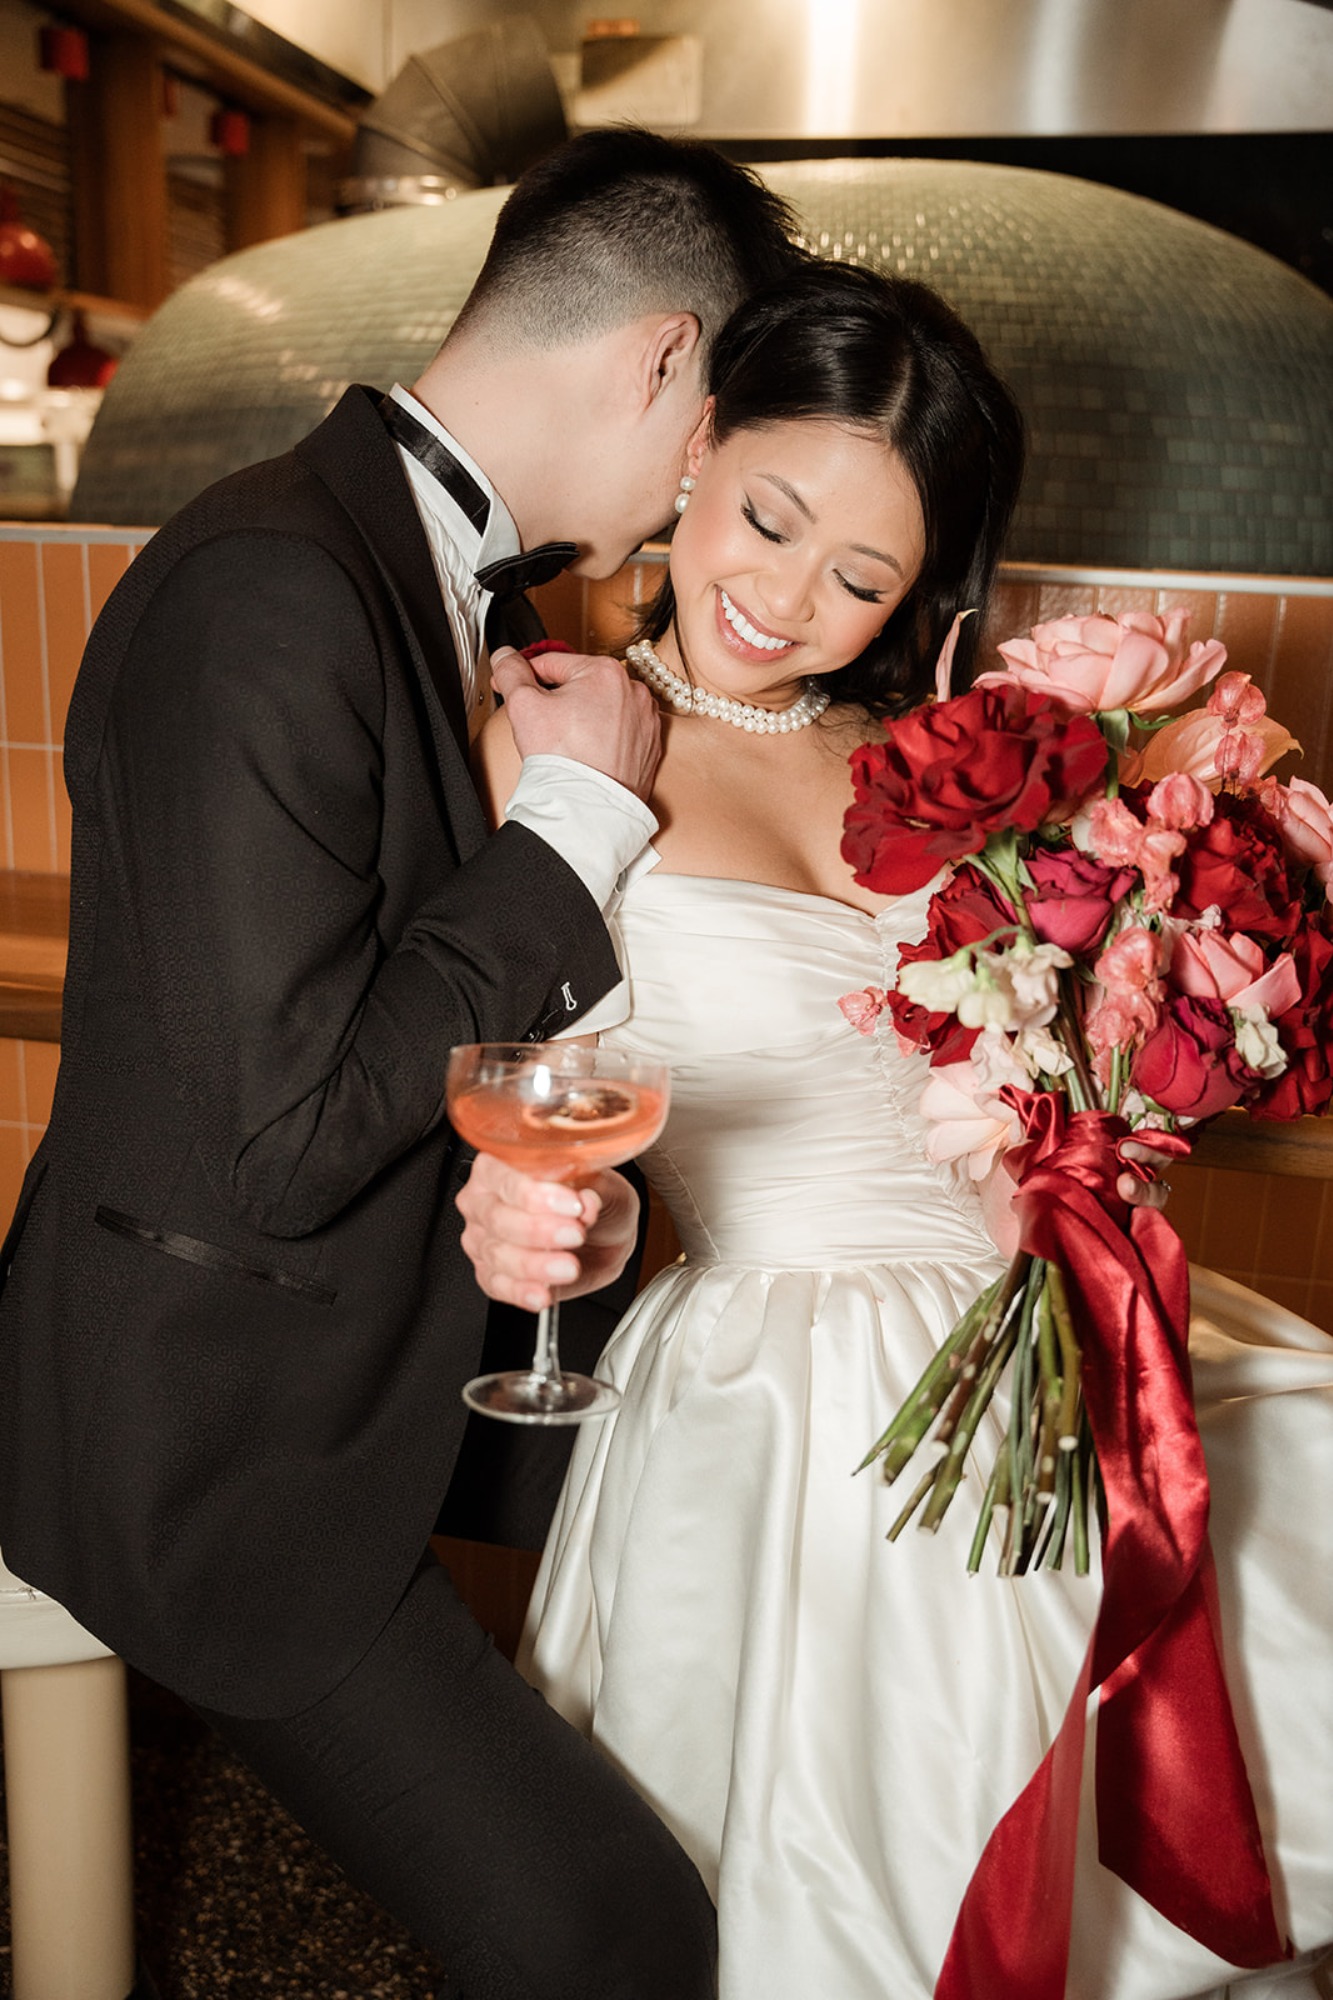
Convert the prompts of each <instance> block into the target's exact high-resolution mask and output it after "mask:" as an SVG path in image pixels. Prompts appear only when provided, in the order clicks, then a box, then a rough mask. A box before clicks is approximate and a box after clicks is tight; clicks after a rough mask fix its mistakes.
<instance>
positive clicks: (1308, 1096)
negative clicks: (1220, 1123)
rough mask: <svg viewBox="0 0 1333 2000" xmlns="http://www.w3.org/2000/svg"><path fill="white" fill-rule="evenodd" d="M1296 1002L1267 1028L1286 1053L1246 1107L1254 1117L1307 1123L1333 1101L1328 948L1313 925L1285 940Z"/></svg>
mask: <svg viewBox="0 0 1333 2000" xmlns="http://www.w3.org/2000/svg"><path fill="white" fill-rule="evenodd" d="M1291 955H1292V957H1293V958H1294V959H1295V961H1296V971H1297V973H1298V975H1299V977H1300V982H1301V997H1300V999H1299V1000H1298V1001H1297V1002H1296V1003H1295V1005H1294V1006H1292V1007H1288V1009H1287V1010H1286V1012H1285V1013H1284V1014H1275V1015H1274V1017H1273V1026H1274V1027H1275V1028H1276V1029H1277V1034H1278V1040H1279V1041H1280V1042H1281V1044H1282V1047H1283V1049H1284V1050H1285V1051H1286V1056H1287V1067H1286V1068H1285V1069H1284V1070H1283V1072H1282V1074H1281V1076H1275V1077H1273V1078H1272V1079H1271V1081H1268V1082H1266V1083H1264V1084H1263V1085H1262V1087H1261V1088H1260V1089H1259V1091H1258V1092H1257V1093H1256V1095H1255V1097H1254V1098H1253V1100H1252V1101H1251V1103H1250V1107H1249V1108H1250V1110H1251V1111H1252V1112H1253V1114H1254V1116H1255V1117H1256V1118H1308V1117H1311V1116H1316V1115H1318V1113H1320V1112H1322V1111H1324V1110H1326V1109H1327V1107H1328V1103H1329V1100H1330V1098H1333V1071H1330V1069H1329V1050H1330V1046H1331V1045H1333V944H1330V943H1329V940H1328V939H1327V938H1326V937H1325V935H1324V933H1323V931H1322V930H1321V929H1320V928H1319V925H1318V923H1317V922H1315V921H1307V922H1305V923H1303V924H1302V925H1301V928H1300V929H1299V930H1298V931H1297V933H1296V935H1295V937H1294V938H1293V939H1292V941H1291Z"/></svg>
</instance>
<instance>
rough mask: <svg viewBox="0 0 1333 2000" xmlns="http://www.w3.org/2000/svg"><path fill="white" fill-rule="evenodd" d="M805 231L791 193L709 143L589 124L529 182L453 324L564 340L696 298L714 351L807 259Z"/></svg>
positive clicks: (539, 341) (533, 342) (500, 226)
mask: <svg viewBox="0 0 1333 2000" xmlns="http://www.w3.org/2000/svg"><path fill="white" fill-rule="evenodd" d="M796 231H797V224H796V222H795V220H794V218H793V216H792V213H791V211H790V209H789V208H788V207H787V204H786V203H785V202H784V201H782V200H781V198H780V197H779V196H777V195H775V194H774V193H773V192H772V190H771V189H769V188H766V187H765V186H764V184H763V182H762V181H761V180H759V178H758V177H757V176H756V175H755V174H752V173H751V172H750V171H749V170H748V169H747V168H745V167H741V166H738V165H736V164H735V162H733V161H731V160H727V159H724V158H723V156H722V154H721V153H718V152H715V151H714V150H713V148H712V147H711V146H703V145H698V144H695V143H693V142H691V141H687V140H679V139H664V138H661V137H659V136H658V135H657V134H656V133H653V132H645V131H641V130H639V129H638V128H636V127H631V126H616V127H611V128H608V129H606V130H603V131H596V132H585V133H583V134H582V135H581V136H580V137H579V138H577V139H572V140H570V141H569V143H568V144H567V145H564V146H560V147H557V148H556V150H555V151H554V152H552V153H548V154H547V156H546V157H545V159H543V160H540V161H538V163H537V164H536V165H535V166H533V167H530V168H529V169H528V171H527V172H526V173H525V174H524V175H523V177H522V179H521V180H520V181H519V182H518V183H517V185H516V186H515V188H514V190H513V192H512V194H511V195H510V196H509V199H508V200H507V201H506V203H505V205H504V207H503V208H502V209H501V211H500V214H499V217H498V219H497V221H496V225H495V234H494V236H493V238H492V240H491V246H490V250H489V252H488V253H487V257H486V262H485V263H484V264H483V266H482V269H481V273H480V275H479V277H478V279H477V282H476V284H475V286H474V287H473V289H472V292H471V295H470V297H469V298H468V300H467V302H466V304H465V305H464V307H463V309H462V311H461V312H460V314H459V316H458V319H457V321H456V322H455V325H456V327H457V328H458V329H460V330H461V329H463V328H466V329H467V330H468V331H469V332H470V333H476V332H479V331H480V330H481V329H482V328H483V326H484V327H485V328H486V329H487V330H489V331H493V332H495V333H497V334H500V335H502V336H504V337H507V338H510V339H514V340H517V341H520V342H521V343H523V344H525V345H530V346H540V347H554V346H560V345H563V344H565V343H567V342H573V341H578V340H583V339H588V338H591V337H593V336H594V335H596V334H598V333H601V332H605V331H606V330H607V329H608V328H610V327H613V326H623V325H626V324H627V323H628V322H629V321H630V320H633V319H638V318H640V317H641V316H642V315H643V314H645V313H651V312H664V313H665V312H691V313H693V314H694V316H695V317H696V318H697V320H698V321H699V325H700V328H701V333H702V341H701V346H702V351H703V352H704V353H705V354H706V353H707V351H708V348H709V347H710V346H711V344H712V341H713V339H714V337H715V335H716V334H718V333H719V332H720V331H721V329H722V326H723V325H724V323H725V321H726V320H727V318H728V316H729V315H730V313H731V312H732V311H733V309H734V308H735V307H736V306H737V305H739V303H740V301H741V300H742V299H743V298H747V297H748V296H749V294H750V293H751V292H753V291H755V290H757V289H758V287H759V286H760V285H764V284H768V283H770V282H771V281H772V280H774V279H775V278H779V277H781V276H782V275H783V274H784V272H785V271H787V270H789V269H791V268H793V267H794V266H795V265H796V263H798V262H799V261H800V257H801V253H800V252H799V251H798V250H797V248H796V247H795V243H794V241H793V239H794V237H795V235H796Z"/></svg>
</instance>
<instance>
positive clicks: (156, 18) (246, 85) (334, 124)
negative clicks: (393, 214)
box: [61, 0, 357, 146]
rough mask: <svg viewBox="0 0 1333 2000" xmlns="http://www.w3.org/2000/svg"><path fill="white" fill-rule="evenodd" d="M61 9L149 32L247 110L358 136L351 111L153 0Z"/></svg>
mask: <svg viewBox="0 0 1333 2000" xmlns="http://www.w3.org/2000/svg"><path fill="white" fill-rule="evenodd" d="M61 12H62V14H64V15H68V16H69V17H70V18H71V19H73V20H77V21H79V22H81V23H82V24H83V25H84V26H85V27H88V28H93V29H99V28H100V29H110V30H116V29H128V30H131V31H133V32H135V33H137V34H140V35H143V36H145V37H147V38H148V39H150V40H151V41H152V42H153V43H154V44H155V46H156V47H157V49H158V51H159V53H160V54H161V55H162V56H163V57H165V58H167V59H169V60H170V61H171V62H172V64H173V66H179V67H180V68H181V70H182V71H183V72H186V71H188V73H189V74H190V75H191V76H192V77H194V78H197V79H198V80H199V81H200V82H203V83H206V84H208V85H210V86H211V87H212V88H213V89H214V90H216V91H217V92H218V93H219V94H220V95H221V96H223V97H226V98H227V99H228V100H229V101H230V102H232V103H235V104H239V105H241V106H243V107H244V108H245V109H246V110H248V111H253V112H257V113H260V114H263V113H265V112H278V113H283V114H285V115H286V116H288V117H293V118H295V119H296V120H297V121H298V123H299V124H300V125H301V126H302V127H303V128H304V129H305V130H307V131H309V132H311V133H317V134H319V135H320V136H321V137H323V138H325V139H332V140H335V141H336V142H337V143H338V144H339V145H340V146H350V145H351V143H352V141H353V139H354V138H355V137H356V126H357V121H356V118H355V117H354V116H353V115H352V113H351V112H350V111H342V110H339V109H338V108H337V106H335V105H333V104H329V103H327V102H326V101H325V100H324V99H323V98H320V97H316V96H314V95H313V94H312V93H311V92H310V91H308V90H302V89H300V87H299V86H298V85H296V84H293V83H288V82H287V80H286V79H285V78H284V77H280V76H275V75H274V74H273V73H272V72H271V71H269V70H267V69H264V68H263V67H262V66H261V65H260V64H259V63H257V62H255V61H253V60H252V59H251V58H250V57H248V56H245V55H242V54H240V53H239V52H238V51H237V50H235V49H233V48H230V47H228V45H227V43H226V42H225V41H223V40H222V39H221V38H220V37H218V36H216V35H212V34H210V33H209V32H208V30H207V29H206V28H203V27H196V26H195V25H194V23H193V22H191V21H188V20H185V19H183V18H182V17H181V15H179V14H175V13H169V12H168V11H167V10H166V9H165V8H164V7H159V6H155V5H154V4H153V0H62V7H61Z"/></svg>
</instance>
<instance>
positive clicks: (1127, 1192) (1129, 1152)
mask: <svg viewBox="0 0 1333 2000" xmlns="http://www.w3.org/2000/svg"><path fill="white" fill-rule="evenodd" d="M1120 1151H1121V1155H1122V1156H1123V1158H1125V1159H1127V1160H1137V1161H1138V1162H1139V1164H1140V1165H1141V1166H1145V1167H1151V1168H1152V1169H1153V1173H1154V1178H1153V1179H1152V1180H1150V1181H1141V1180H1140V1179H1139V1177H1138V1175H1137V1174H1121V1176H1120V1178H1119V1179H1118V1180H1117V1182H1116V1184H1115V1190H1116V1193H1117V1194H1118V1195H1119V1196H1120V1198H1121V1200H1122V1201H1127V1202H1129V1203H1130V1205H1131V1206H1132V1207H1134V1208H1165V1207H1166V1201H1167V1196H1168V1195H1169V1194H1170V1192H1171V1183H1170V1181H1167V1180H1164V1179H1163V1178H1162V1176H1163V1174H1164V1173H1165V1172H1166V1169H1167V1167H1168V1166H1169V1165H1170V1164H1171V1163H1170V1160H1169V1158H1167V1157H1166V1156H1164V1155H1163V1154H1162V1153H1159V1152H1158V1151H1157V1149H1156V1148H1155V1147H1154V1146H1153V1145H1152V1144H1151V1142H1147V1143H1145V1142H1144V1141H1142V1140H1139V1139H1126V1140H1125V1142H1124V1144H1123V1145H1122V1146H1121V1148H1120Z"/></svg>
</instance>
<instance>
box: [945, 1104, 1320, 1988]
mask: <svg viewBox="0 0 1333 2000" xmlns="http://www.w3.org/2000/svg"><path fill="white" fill-rule="evenodd" d="M1001 1094H1002V1095H1003V1096H1004V1097H1005V1098H1006V1099H1007V1101H1008V1102H1009V1103H1010V1104H1011V1105H1012V1107H1013V1108H1014V1110H1016V1111H1017V1113H1018V1115H1019V1117H1020V1119H1021V1121H1022V1124H1023V1129H1024V1132H1025V1133H1026V1135H1027V1139H1026V1143H1025V1144H1023V1145H1021V1146H1018V1147H1015V1148H1014V1149H1013V1151H1012V1152H1011V1153H1010V1155H1009V1162H1010V1170H1011V1172H1012V1173H1013V1175H1014V1178H1015V1180H1017V1182H1018V1193H1017V1195H1016V1197H1015V1203H1014V1206H1015V1210H1016V1213H1017V1216H1018V1222H1019V1228H1020V1232H1021V1242H1022V1247H1023V1249H1024V1250H1026V1251H1028V1252H1029V1253H1030V1254H1032V1255H1033V1256H1036V1257H1044V1258H1046V1259H1047V1260H1048V1261H1049V1262H1050V1263H1053V1264H1057V1265H1058V1266H1059V1268H1060V1270H1061V1271H1062V1273H1063V1275H1064V1280H1065V1286H1066V1289H1067V1291H1068V1294H1069V1302H1070V1307H1071V1309H1072V1312H1073V1316H1074V1319H1075V1322H1076V1324H1078V1325H1079V1326H1081V1327H1083V1328H1085V1329H1086V1330H1087V1336H1088V1337H1087V1338H1086V1339H1085V1340H1084V1342H1083V1344H1082V1353H1083V1389H1084V1397H1085V1400H1086V1402H1087V1409H1088V1419H1089V1422H1090V1424H1091V1427H1092V1435H1093V1440H1094V1442H1095V1444H1096V1447H1097V1461H1098V1464H1099V1465H1100V1467H1101V1473H1102V1480H1103V1483H1104V1485H1105V1488H1106V1500H1107V1515H1108V1522H1109V1526H1108V1532H1107V1536H1106V1546H1105V1549H1104V1551H1103V1558H1102V1572H1103V1587H1102V1602H1101V1607H1100V1609H1099V1612H1098V1616H1097V1623H1096V1626H1095V1628H1094V1630H1093V1634H1092V1638H1091V1640H1090V1642H1089V1645H1088V1651H1087V1655H1086V1657H1085V1659H1084V1661H1083V1667H1082V1670H1081V1672H1080V1674H1079V1678H1078V1682H1077V1685H1076V1686H1075V1688H1074V1692H1073V1694H1072V1695H1071V1697H1070V1701H1069V1707H1068V1709H1067V1710H1066V1713H1065V1718H1064V1721H1063V1723H1062V1724H1061V1726H1060V1730H1059V1733H1058V1735H1057V1736H1056V1738H1055V1741H1054V1742H1053V1743H1052V1745H1051V1748H1050V1750H1049V1751H1048V1752H1047V1754H1046V1756H1045V1757H1044V1758H1043V1759H1042V1761H1041V1764H1040V1765H1039V1766H1038V1768H1037V1770H1036V1772H1035V1773H1034V1775H1033V1777H1032V1778H1031V1780H1030V1781H1029V1783H1028V1784H1027V1786H1026V1788H1025V1789H1024V1791H1023V1792H1022V1793H1021V1795H1020V1796H1019V1798H1018V1799H1017V1800H1016V1801H1015V1803H1014V1804H1013V1805H1012V1806H1011V1807H1010V1808H1009V1810H1008V1812H1007V1813H1006V1814H1005V1815H1004V1818H1003V1819H1002V1820H1001V1821H1000V1823H999V1825H998V1826H997V1827H996V1828H995V1831H994V1833H993V1834H992V1835H991V1837H990V1840H989V1841H988V1842H987V1845H986V1848H985V1851H984V1853H983V1854H982V1856H981V1859H980V1861H979V1862H978V1864H977V1867H976V1871H975V1873H974V1874H973V1876H972V1880H971V1882H970V1883H969V1884H968V1887H967V1891H966V1894H965V1895H964V1897H963V1901H962V1905H961V1907H960V1909H959V1912H958V1918H957V1921H956V1923H955V1925H954V1931H953V1936H952V1937H951V1939H950V1941H949V1949H948V1953H947V1954H946V1957H945V1961H944V1966H943V1969H942V1970H941V1973H940V1976H939V1980H938V1982H937V1983H936V1987H935V1996H936V2000H1004V1996H1015V2000H1016V1996H1022V2000H1064V1992H1065V1977H1066V1969H1067V1965H1068V1960H1069V1937H1070V1924H1071V1917H1072V1908H1073V1893H1074V1855H1075V1843H1076V1839H1077V1831H1078V1803H1079V1791H1080V1787H1081V1784H1082V1775H1083V1744H1084V1733H1085V1723H1086V1709H1087V1698H1088V1694H1089V1692H1090V1690H1091V1689H1092V1688H1094V1687H1098V1686H1099V1687H1100V1688H1101V1703H1100V1707H1099V1711H1098V1721H1097V1830H1098V1844H1099V1852H1100V1855H1101V1859H1102V1861H1103V1863H1104V1864H1105V1866H1106V1867H1108V1868H1110V1869H1112V1870H1113V1871H1114V1872H1115V1873H1116V1874H1117V1875H1119V1876H1121V1877H1122V1879H1123V1880H1124V1881H1125V1882H1127V1883H1128V1884H1129V1886H1130V1887H1131V1888H1132V1889H1134V1890H1135V1891H1137V1893H1138V1894H1139V1895H1140V1896H1142V1897H1143V1898H1144V1899H1145V1900H1146V1901H1147V1902H1149V1903H1151V1904H1152V1905H1153V1907H1154V1909H1157V1910H1160V1912H1161V1913H1162V1915H1163V1916H1164V1917H1166V1918H1167V1919H1168V1920H1169V1921H1170V1922H1171V1923H1173V1924H1175V1925H1177V1926H1178V1927H1179V1928H1180V1929H1181V1930H1184V1931H1187V1932H1188V1933H1189V1935H1190V1936H1191V1937H1194V1938H1197V1939H1198V1940H1199V1942H1200V1943H1201V1944H1203V1945H1205V1946H1207V1948H1208V1949H1209V1950H1210V1951H1214V1952H1216V1953H1217V1954H1218V1955H1219V1957H1221V1958H1225V1959H1229V1960H1230V1961H1231V1963H1232V1964H1234V1965H1242V1966H1263V1965H1273V1964H1276V1963H1277V1962H1278V1961H1279V1960H1281V1959H1283V1958H1285V1957H1289V1956H1290V1946H1289V1945H1285V1944H1284V1942H1283V1940H1282V1938H1281V1936H1280V1935H1279V1932H1278V1927H1277V1920H1276V1917H1275V1915H1274V1911H1273V1897H1272V1886H1271V1884H1270V1882H1269V1877H1268V1868H1267V1864H1266V1862H1265V1860H1264V1852H1263V1841H1262V1838H1261V1836H1260V1832H1259V1821H1258V1815H1257V1814H1256V1812H1255V1807H1254V1799H1253V1796H1252V1794H1251V1792H1250V1785H1249V1779H1248V1778H1247V1776H1246V1773H1245V1763H1244V1758H1243V1755H1242V1752H1241V1747H1240V1740H1239V1738H1238V1736H1237V1734H1236V1724H1235V1719H1234V1717H1233V1715H1232V1712H1231V1702H1230V1699H1229V1697H1228V1694H1227V1687H1226V1680H1225V1676H1224V1673H1223V1668H1222V1658H1221V1648H1220V1644H1219V1640H1218V1635H1217V1618H1216V1606H1215V1602H1214V1600H1213V1587H1212V1557H1211V1553H1210V1551H1209V1548H1208V1473H1207V1468H1206V1466H1205V1464H1204V1457H1203V1447H1202V1444H1201V1443H1200V1440H1199V1431H1198V1426H1197V1424H1196V1422H1195V1419H1194V1404H1193V1397H1192V1394H1191V1385H1190V1371H1189V1356H1188V1350H1187V1345H1186V1342H1187V1334H1188V1322H1189V1275H1188V1269H1187V1266H1186V1262H1185V1255H1184V1251H1183V1250H1182V1248H1181V1244H1180V1239H1179V1237H1178V1236H1177V1235H1176V1233H1175V1231H1174V1230H1173V1229H1172V1228H1171V1226H1170V1224H1169V1223H1168V1222H1166V1221H1165V1220H1164V1218H1163V1217H1162V1216H1161V1215H1159V1214H1158V1213H1157V1212H1156V1211H1155V1210H1153V1209H1145V1208H1138V1207H1131V1206H1130V1205H1129V1204H1128V1203H1126V1202H1124V1201H1122V1200H1121V1198H1120V1196H1119V1195H1118V1194H1117V1193H1116V1188H1115V1182H1116V1177H1117V1175H1118V1174H1120V1173H1121V1172H1123V1171H1124V1170H1125V1167H1126V1166H1127V1165H1129V1166H1130V1170H1131V1171H1134V1172H1139V1171H1140V1170H1139V1169H1137V1168H1135V1167H1134V1166H1133V1165H1132V1163H1129V1162H1125V1161H1122V1160H1121V1158H1120V1156H1119V1147H1120V1144H1121V1142H1122V1141H1123V1140H1124V1139H1125V1138H1126V1137H1127V1136H1128V1133H1129V1128H1128V1126H1127V1125H1126V1124H1125V1122H1124V1120H1123V1119H1120V1118H1112V1117H1110V1116H1109V1115H1108V1114H1107V1113H1105V1112H1100V1111H1078V1112H1073V1113H1069V1112H1067V1109H1066V1104H1065V1100H1064V1099H1063V1098H1062V1097H1060V1096H1059V1095H1057V1094H1056V1093H1054V1092H1050V1091H1044V1092H1036V1093H1027V1092H1022V1091H1016V1090H1005V1091H1004V1092H1002V1093H1001ZM1139 1137H1140V1138H1142V1139H1144V1140H1148V1139H1150V1140H1151V1143H1152V1144H1153V1145H1154V1146H1155V1147H1156V1148H1158V1149H1159V1150H1160V1151H1162V1152H1164V1153H1168V1154H1180V1153H1186V1152H1188V1151H1189V1145H1188V1142H1187V1141H1186V1140H1184V1139H1181V1138H1178V1137H1174V1136H1170V1135H1167V1134H1164V1133H1152V1134H1151V1135H1149V1134H1147V1133H1143V1134H1140V1135H1139ZM1027 1587H1028V1588H1033V1587H1035V1586H1033V1585H1029V1586H1027Z"/></svg>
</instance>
